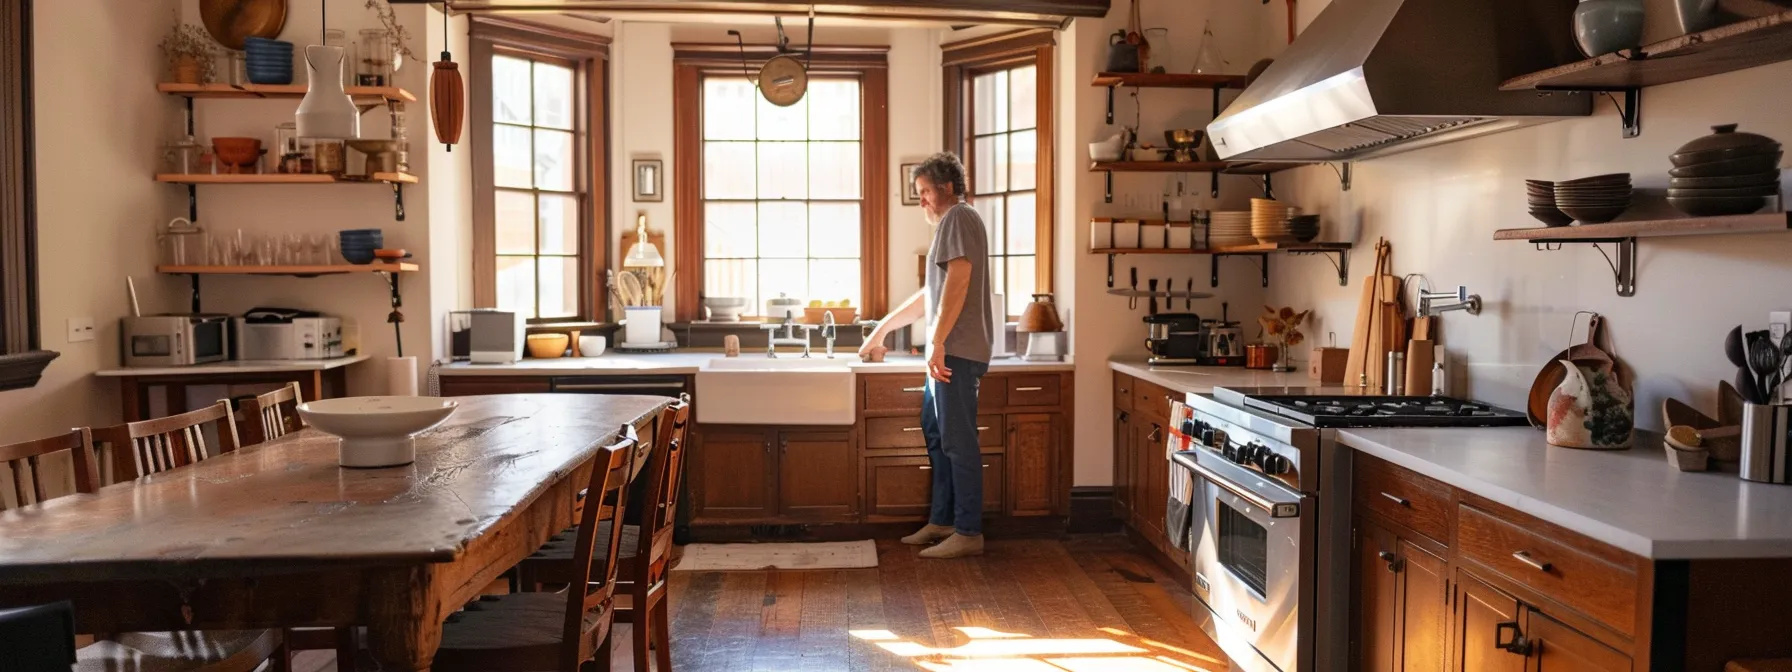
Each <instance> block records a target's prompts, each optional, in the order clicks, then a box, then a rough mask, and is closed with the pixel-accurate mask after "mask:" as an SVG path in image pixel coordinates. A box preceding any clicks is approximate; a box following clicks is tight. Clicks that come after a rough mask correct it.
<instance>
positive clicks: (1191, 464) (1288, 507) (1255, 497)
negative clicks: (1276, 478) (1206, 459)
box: [1181, 460, 1300, 518]
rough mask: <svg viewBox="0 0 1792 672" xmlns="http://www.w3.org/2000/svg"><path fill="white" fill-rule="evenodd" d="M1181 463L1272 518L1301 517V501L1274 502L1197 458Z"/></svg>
mask: <svg viewBox="0 0 1792 672" xmlns="http://www.w3.org/2000/svg"><path fill="white" fill-rule="evenodd" d="M1181 464H1182V465H1183V466H1186V467H1188V468H1190V469H1192V470H1194V472H1195V475H1196V476H1200V477H1201V478H1204V479H1206V480H1207V482H1208V483H1212V484H1213V485H1214V486H1215V487H1218V488H1219V489H1221V490H1225V491H1226V492H1230V493H1232V494H1233V495H1236V496H1237V497H1238V498H1239V499H1242V500H1244V501H1247V502H1250V503H1251V504H1252V505H1253V506H1256V507H1257V508H1260V509H1263V510H1264V511H1266V512H1268V513H1269V517H1271V518H1299V517H1300V503H1299V502H1272V501H1270V500H1269V498H1267V497H1264V496H1263V495H1259V494H1257V493H1255V492H1251V491H1250V489H1249V488H1241V487H1238V486H1237V485H1235V484H1233V483H1232V482H1231V481H1230V480H1227V479H1226V477H1225V476H1222V475H1220V473H1219V472H1216V471H1214V470H1213V469H1212V468H1210V467H1208V466H1207V465H1204V464H1201V463H1200V462H1199V461H1196V460H1190V461H1186V462H1182V463H1181Z"/></svg>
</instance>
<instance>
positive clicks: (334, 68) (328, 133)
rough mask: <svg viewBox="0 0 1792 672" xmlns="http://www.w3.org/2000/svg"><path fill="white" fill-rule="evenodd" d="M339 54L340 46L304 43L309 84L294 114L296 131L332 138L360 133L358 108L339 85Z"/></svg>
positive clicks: (300, 133)
mask: <svg viewBox="0 0 1792 672" xmlns="http://www.w3.org/2000/svg"><path fill="white" fill-rule="evenodd" d="M342 58H343V56H342V47H327V46H322V45H315V44H314V45H311V46H309V47H305V75H306V81H307V82H309V84H308V86H309V87H310V88H309V89H308V90H307V91H306V93H305V98H304V100H301V101H299V111H298V113H297V114H296V115H294V116H295V117H296V119H295V121H296V122H297V124H298V132H299V135H301V136H304V137H308V138H330V139H334V140H353V139H355V138H359V137H361V111H360V110H359V109H356V108H355V101H353V100H351V99H350V98H349V97H348V94H347V93H345V92H344V91H343V88H342V68H343V63H342Z"/></svg>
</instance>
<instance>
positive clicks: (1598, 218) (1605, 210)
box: [1560, 205, 1630, 224]
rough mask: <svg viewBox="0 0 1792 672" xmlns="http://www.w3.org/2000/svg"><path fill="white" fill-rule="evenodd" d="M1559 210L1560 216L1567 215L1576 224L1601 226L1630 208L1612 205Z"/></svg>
mask: <svg viewBox="0 0 1792 672" xmlns="http://www.w3.org/2000/svg"><path fill="white" fill-rule="evenodd" d="M1560 209H1561V211H1562V214H1564V215H1567V216H1569V217H1573V218H1574V220H1575V221H1577V222H1581V223H1583V224H1603V223H1605V222H1609V221H1612V220H1614V219H1617V218H1618V215H1622V214H1624V211H1625V210H1628V209H1630V206H1629V205H1613V206H1580V207H1574V206H1566V205H1565V206H1562V207H1561V208H1560Z"/></svg>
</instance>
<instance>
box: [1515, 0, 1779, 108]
mask: <svg viewBox="0 0 1792 672" xmlns="http://www.w3.org/2000/svg"><path fill="white" fill-rule="evenodd" d="M1785 60H1792V11H1785V12H1781V13H1778V14H1773V15H1769V16H1763V17H1760V18H1755V19H1748V20H1745V21H1740V22H1737V23H1732V24H1730V25H1727V26H1718V27H1716V28H1712V29H1711V30H1707V31H1704V32H1699V33H1692V34H1690V35H1681V36H1679V37H1675V38H1672V39H1667V40H1662V41H1660V42H1656V43H1654V44H1649V45H1644V46H1642V47H1639V48H1637V49H1631V50H1625V51H1621V52H1618V53H1613V54H1605V55H1603V56H1597V57H1594V58H1589V59H1586V60H1583V61H1576V62H1574V63H1569V64H1566V65H1559V66H1556V67H1553V68H1550V69H1548V70H1541V71H1538V72H1533V73H1531V74H1528V75H1523V76H1519V77H1514V78H1512V79H1508V80H1506V81H1505V83H1503V84H1501V85H1500V89H1501V90H1505V91H1514V90H1523V89H1561V90H1571V91H1618V90H1624V89H1637V88H1642V87H1647V86H1656V85H1660V84H1670V83H1673V82H1680V81H1685V80H1688V79H1697V78H1699V77H1708V76H1711V75H1717V74H1722V73H1726V72H1732V71H1736V70H1744V69H1747V68H1753V67H1756V66H1761V65H1767V64H1769V63H1778V62H1780V61H1785Z"/></svg>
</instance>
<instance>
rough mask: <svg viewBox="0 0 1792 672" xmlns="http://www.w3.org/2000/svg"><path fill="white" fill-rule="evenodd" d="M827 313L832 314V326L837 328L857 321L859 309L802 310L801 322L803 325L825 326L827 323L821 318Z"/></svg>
mask: <svg viewBox="0 0 1792 672" xmlns="http://www.w3.org/2000/svg"><path fill="white" fill-rule="evenodd" d="M828 313H833V314H834V324H836V325H839V326H846V325H849V324H852V323H854V322H857V321H858V319H859V309H857V308H852V307H846V308H804V309H803V322H804V323H805V324H826V323H827V322H826V320H825V319H823V318H822V316H823V315H826V314H828Z"/></svg>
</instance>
